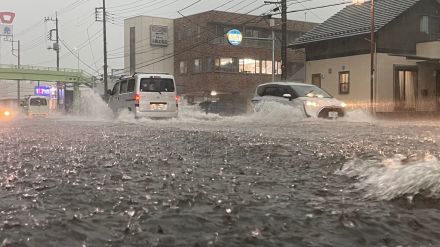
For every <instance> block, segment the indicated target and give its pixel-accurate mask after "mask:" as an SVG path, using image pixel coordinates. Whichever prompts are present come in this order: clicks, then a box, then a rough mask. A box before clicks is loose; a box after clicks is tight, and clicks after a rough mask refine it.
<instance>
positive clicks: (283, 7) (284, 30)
mask: <svg viewBox="0 0 440 247" xmlns="http://www.w3.org/2000/svg"><path fill="white" fill-rule="evenodd" d="M281 80H283V81H284V80H287V0H281Z"/></svg>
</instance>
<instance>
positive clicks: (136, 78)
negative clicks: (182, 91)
mask: <svg viewBox="0 0 440 247" xmlns="http://www.w3.org/2000/svg"><path fill="white" fill-rule="evenodd" d="M108 94H109V95H110V98H109V101H108V106H109V107H110V108H111V109H112V110H113V113H115V114H118V113H119V112H121V111H122V110H125V109H126V110H128V111H129V112H131V113H133V114H134V116H135V117H136V118H140V117H147V118H173V117H177V114H178V96H177V93H176V83H175V81H174V77H173V76H172V75H168V74H134V75H133V76H130V77H121V78H120V79H119V80H118V81H117V82H116V84H115V85H114V86H113V90H109V91H108Z"/></svg>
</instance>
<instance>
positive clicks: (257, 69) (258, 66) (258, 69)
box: [255, 60, 261, 74]
mask: <svg viewBox="0 0 440 247" xmlns="http://www.w3.org/2000/svg"><path fill="white" fill-rule="evenodd" d="M255 73H257V74H261V61H260V60H255Z"/></svg>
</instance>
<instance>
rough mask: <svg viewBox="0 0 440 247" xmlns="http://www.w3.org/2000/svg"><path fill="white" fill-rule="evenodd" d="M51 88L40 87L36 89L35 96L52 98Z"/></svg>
mask: <svg viewBox="0 0 440 247" xmlns="http://www.w3.org/2000/svg"><path fill="white" fill-rule="evenodd" d="M51 89H52V87H51V86H39V87H35V91H34V92H35V95H37V96H46V97H50V96H51Z"/></svg>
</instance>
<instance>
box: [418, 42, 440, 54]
mask: <svg viewBox="0 0 440 247" xmlns="http://www.w3.org/2000/svg"><path fill="white" fill-rule="evenodd" d="M416 47H417V48H416V49H417V56H420V57H429V58H440V41H432V42H424V43H418V44H417V45H416Z"/></svg>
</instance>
